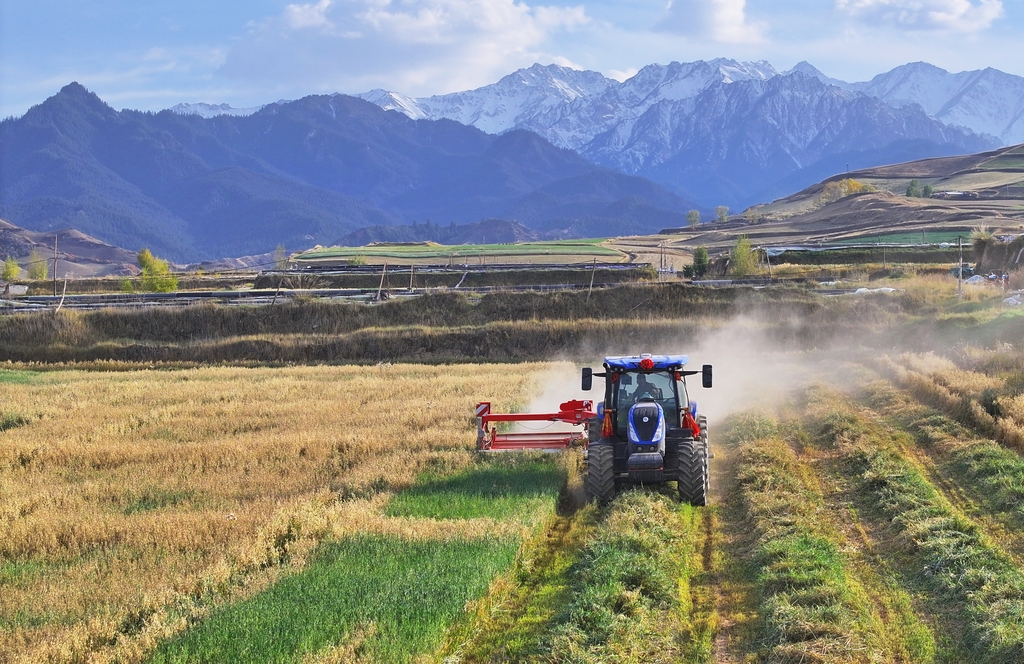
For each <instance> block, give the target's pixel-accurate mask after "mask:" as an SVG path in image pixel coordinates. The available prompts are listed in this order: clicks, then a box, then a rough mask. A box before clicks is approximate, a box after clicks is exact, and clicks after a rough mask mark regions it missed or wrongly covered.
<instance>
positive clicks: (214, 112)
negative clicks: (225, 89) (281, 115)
mask: <svg viewBox="0 0 1024 664" xmlns="http://www.w3.org/2000/svg"><path fill="white" fill-rule="evenodd" d="M261 108H263V107H262V106H253V107H252V108H233V107H231V106H229V105H227V104H203V103H199V104H176V105H174V106H171V107H170V108H169V109H167V110H169V111H170V112H171V113H177V114H178V115H198V116H201V117H204V118H207V119H209V118H215V117H217V116H218V115H234V116H246V115H252V114H253V113H255V112H256V111H258V110H260V109H261Z"/></svg>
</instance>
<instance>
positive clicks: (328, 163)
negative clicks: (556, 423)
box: [0, 83, 694, 262]
mask: <svg viewBox="0 0 1024 664" xmlns="http://www.w3.org/2000/svg"><path fill="white" fill-rule="evenodd" d="M692 207H694V204H693V203H690V202H688V201H686V200H684V199H682V198H680V197H679V196H678V195H676V194H673V193H671V192H670V191H668V190H667V189H665V188H664V187H662V186H660V185H658V184H655V183H653V182H651V181H649V180H646V179H643V178H641V177H635V176H631V175H627V174H623V173H620V172H616V171H614V170H610V169H607V168H602V167H600V166H598V165H595V164H593V163H591V162H589V161H587V160H586V159H584V158H582V157H581V156H579V155H578V154H576V153H575V152H573V151H571V150H567V149H563V148H558V147H555V146H553V145H551V144H550V143H548V142H547V141H545V140H544V139H543V138H541V137H540V136H538V135H537V134H534V133H531V132H528V131H523V130H513V131H509V132H505V133H503V134H501V135H493V134H487V133H485V132H483V131H481V130H479V129H477V128H475V127H471V126H467V125H463V124H460V123H457V122H453V121H450V120H437V121H415V120H412V119H410V118H407V117H406V116H404V115H401V114H398V113H391V112H388V111H385V110H383V109H381V108H380V107H378V106H376V105H374V104H371V103H369V102H367V101H364V100H362V99H357V98H355V97H347V96H344V95H330V96H311V97H305V98H303V99H300V100H297V101H293V102H286V103H278V104H272V105H269V106H266V107H264V108H262V109H261V110H259V111H257V112H256V113H253V114H251V115H245V116H232V115H226V114H222V115H218V116H216V117H211V118H204V117H202V116H201V115H198V114H188V115H182V114H180V113H175V112H171V111H162V112H160V113H155V114H154V113H143V112H138V111H127V110H126V111H115V110H114V109H112V108H111V107H110V106H108V105H107V104H105V103H104V102H103V101H102V100H100V99H99V98H98V97H97V96H96V95H95V94H93V93H91V92H89V91H87V90H86V89H85V88H84V87H82V86H81V85H78V84H77V83H73V84H70V85H68V86H65V87H64V88H63V89H61V91H60V92H59V93H58V94H56V95H54V96H53V97H51V98H50V99H47V100H46V101H45V102H43V103H42V104H40V105H38V106H34V107H33V108H31V109H30V110H29V111H28V112H27V113H26V114H25V115H24V116H22V117H21V118H16V119H8V120H4V121H3V122H0V216H2V217H4V218H6V219H9V220H10V221H12V222H14V223H16V224H18V225H20V226H22V227H24V228H28V229H30V230H33V231H49V230H54V229H58V228H66V227H74V228H76V229H79V230H81V231H83V232H85V233H88V234H89V235H91V236H95V237H98V238H101V239H103V240H104V241H106V242H110V243H112V244H117V245H120V246H124V247H130V248H139V247H143V246H146V247H149V248H150V249H151V250H152V251H154V252H156V253H157V254H158V255H162V256H165V257H167V258H170V259H172V260H175V261H179V262H185V261H193V260H198V259H204V258H216V257H221V256H238V255H243V254H259V253H262V252H265V251H270V250H273V249H274V247H275V246H277V245H278V244H283V245H284V246H285V247H286V248H290V249H299V248H307V247H309V246H312V245H314V244H331V243H334V242H335V241H336V240H337V239H338V238H340V237H342V236H344V235H347V234H349V233H351V232H353V231H355V230H357V229H359V228H362V227H366V226H379V225H384V226H389V225H396V224H401V223H403V222H405V223H410V222H413V221H417V220H418V221H426V220H433V221H434V222H439V223H444V224H449V223H452V222H456V223H458V222H477V221H479V220H481V219H486V218H490V217H502V218H508V219H517V220H519V221H520V222H522V223H525V224H528V225H529V226H530V227H531V228H533V229H536V230H541V231H548V232H550V233H552V234H554V235H559V234H561V235H566V234H571V235H608V234H612V235H614V234H617V233H620V232H622V228H623V224H629V226H630V228H633V229H636V230H637V231H638V232H650V231H657V230H658V229H659V228H662V227H664V226H666V225H679V224H682V223H685V214H686V212H687V211H688V210H689V209H691V208H692ZM669 220H671V223H669Z"/></svg>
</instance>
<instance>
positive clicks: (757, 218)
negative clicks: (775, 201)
mask: <svg viewBox="0 0 1024 664" xmlns="http://www.w3.org/2000/svg"><path fill="white" fill-rule="evenodd" d="M743 216H744V217H746V218H747V223H748V224H758V223H761V220H762V219H764V213H763V212H761V211H760V210H758V209H757V208H747V211H746V212H744V213H743Z"/></svg>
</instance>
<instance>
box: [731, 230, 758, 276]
mask: <svg viewBox="0 0 1024 664" xmlns="http://www.w3.org/2000/svg"><path fill="white" fill-rule="evenodd" d="M729 272H730V274H733V275H734V276H737V277H743V276H746V275H749V274H754V273H755V272H757V252H755V251H754V250H753V249H752V248H751V247H750V240H748V239H747V236H746V235H741V236H740V237H739V239H737V240H736V244H735V246H733V248H732V251H731V252H730V254H729Z"/></svg>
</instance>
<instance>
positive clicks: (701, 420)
mask: <svg viewBox="0 0 1024 664" xmlns="http://www.w3.org/2000/svg"><path fill="white" fill-rule="evenodd" d="M697 424H699V425H700V442H701V446H702V447H703V448H704V495H705V496H708V495H709V494H710V493H711V471H710V469H709V468H708V459H710V458H711V448H710V447H709V446H708V418H706V417H704V416H703V415H699V416H697Z"/></svg>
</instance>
